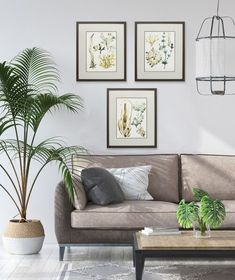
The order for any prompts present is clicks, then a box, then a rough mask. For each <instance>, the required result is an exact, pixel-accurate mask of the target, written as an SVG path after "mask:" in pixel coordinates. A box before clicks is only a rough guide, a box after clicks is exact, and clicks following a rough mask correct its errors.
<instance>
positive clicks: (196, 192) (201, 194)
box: [193, 188, 208, 201]
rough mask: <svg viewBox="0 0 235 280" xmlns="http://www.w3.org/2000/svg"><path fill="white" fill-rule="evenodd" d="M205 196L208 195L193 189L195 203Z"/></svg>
mask: <svg viewBox="0 0 235 280" xmlns="http://www.w3.org/2000/svg"><path fill="white" fill-rule="evenodd" d="M205 195H207V196H208V193H207V192H205V191H203V190H201V189H199V188H193V197H194V199H195V200H196V201H200V200H201V199H202V198H203V196H205Z"/></svg>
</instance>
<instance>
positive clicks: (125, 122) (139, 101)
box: [116, 98, 147, 139]
mask: <svg viewBox="0 0 235 280" xmlns="http://www.w3.org/2000/svg"><path fill="white" fill-rule="evenodd" d="M116 106H117V138H129V139H130V138H141V139H143V138H146V137H147V135H146V134H147V132H146V128H147V120H146V107H147V99H146V98H126V99H124V98H117V105H116Z"/></svg>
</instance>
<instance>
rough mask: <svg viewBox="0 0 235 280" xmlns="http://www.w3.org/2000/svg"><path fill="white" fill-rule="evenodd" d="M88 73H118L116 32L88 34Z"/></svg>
mask: <svg viewBox="0 0 235 280" xmlns="http://www.w3.org/2000/svg"><path fill="white" fill-rule="evenodd" d="M86 40H87V44H86V46H87V62H86V63H87V65H86V67H87V72H100V71H108V72H114V71H117V62H116V59H117V34H116V32H97V31H96V32H90V31H89V32H86Z"/></svg>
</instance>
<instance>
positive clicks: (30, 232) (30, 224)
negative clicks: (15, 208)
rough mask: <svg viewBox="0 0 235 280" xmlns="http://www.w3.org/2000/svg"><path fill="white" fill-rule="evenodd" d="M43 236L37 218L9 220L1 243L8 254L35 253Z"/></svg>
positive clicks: (38, 249)
mask: <svg viewBox="0 0 235 280" xmlns="http://www.w3.org/2000/svg"><path fill="white" fill-rule="evenodd" d="M44 238H45V234H44V229H43V226H42V224H41V222H40V221H39V220H27V222H24V223H20V222H19V220H10V221H9V223H8V224H7V226H6V230H5V232H4V234H3V245H4V247H5V249H6V250H7V251H8V252H9V253H10V254H17V255H30V254H37V253H38V252H39V251H40V250H41V248H42V244H43V241H44Z"/></svg>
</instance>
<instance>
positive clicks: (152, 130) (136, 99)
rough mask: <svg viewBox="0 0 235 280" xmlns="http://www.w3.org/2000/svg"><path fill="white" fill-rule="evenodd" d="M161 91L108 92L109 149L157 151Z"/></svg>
mask: <svg viewBox="0 0 235 280" xmlns="http://www.w3.org/2000/svg"><path fill="white" fill-rule="evenodd" d="M156 146H157V89H154V88H108V89H107V147H108V148H156Z"/></svg>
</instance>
